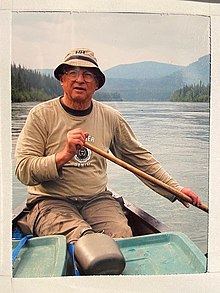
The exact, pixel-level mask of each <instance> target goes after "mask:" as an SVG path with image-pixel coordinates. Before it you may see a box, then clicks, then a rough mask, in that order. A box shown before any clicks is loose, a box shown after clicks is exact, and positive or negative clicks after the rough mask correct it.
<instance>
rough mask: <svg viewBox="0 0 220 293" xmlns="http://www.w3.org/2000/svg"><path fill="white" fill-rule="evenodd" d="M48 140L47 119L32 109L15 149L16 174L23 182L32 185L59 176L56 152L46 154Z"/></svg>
mask: <svg viewBox="0 0 220 293" xmlns="http://www.w3.org/2000/svg"><path fill="white" fill-rule="evenodd" d="M46 141H47V129H46V121H45V119H41V118H40V116H38V115H37V114H36V113H35V112H34V111H31V112H30V113H29V115H28V117H27V120H26V123H25V125H24V127H23V129H22V131H21V133H20V135H19V137H18V141H17V145H16V150H15V158H16V169H15V174H16V176H17V178H18V179H19V180H20V181H21V182H22V183H23V184H25V185H29V186H31V185H37V184H39V183H42V182H44V181H49V180H56V179H57V178H59V174H58V171H57V168H56V162H55V154H49V155H47V154H46V151H45V146H46Z"/></svg>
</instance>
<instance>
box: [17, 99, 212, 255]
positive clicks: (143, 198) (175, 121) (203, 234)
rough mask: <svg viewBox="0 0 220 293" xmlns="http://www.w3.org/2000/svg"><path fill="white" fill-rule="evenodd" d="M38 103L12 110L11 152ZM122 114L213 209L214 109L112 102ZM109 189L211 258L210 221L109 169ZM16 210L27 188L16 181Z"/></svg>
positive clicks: (116, 168)
mask: <svg viewBox="0 0 220 293" xmlns="http://www.w3.org/2000/svg"><path fill="white" fill-rule="evenodd" d="M35 104H36V103H34V102H26V103H13V104H12V143H13V145H12V151H13V155H12V156H13V159H12V163H13V170H14V167H15V161H14V150H15V145H16V140H17V137H18V134H19V132H20V131H21V128H22V126H23V124H24V121H25V119H26V117H27V114H28V112H29V110H30V109H31V108H32V107H33V106H34V105H35ZM108 104H109V105H111V106H112V107H114V108H116V109H118V110H119V111H120V112H121V113H122V114H123V116H124V117H125V118H126V120H127V121H128V122H129V124H130V125H131V127H132V128H133V130H134V132H135V134H136V136H137V138H138V139H139V140H140V141H141V142H142V144H143V145H144V146H145V147H146V148H148V149H149V150H150V151H151V152H152V153H153V155H154V156H155V157H156V158H157V160H158V161H159V162H160V163H161V164H162V166H163V167H164V168H165V169H166V171H168V172H169V173H170V174H171V175H172V176H173V177H174V178H175V179H177V180H178V181H179V183H180V184H181V185H182V186H185V187H190V188H191V189H193V190H194V192H196V193H197V194H198V195H199V196H200V197H201V199H202V201H203V203H204V204H207V203H208V162H209V104H207V103H170V102H108ZM108 176H109V186H110V187H111V188H112V189H113V190H114V191H116V193H118V194H121V195H123V196H124V197H125V198H126V199H128V200H129V201H131V202H132V203H134V204H135V205H137V206H140V207H141V208H143V209H144V210H146V211H147V212H148V213H150V214H152V215H153V216H154V217H156V218H158V219H159V220H161V221H162V222H163V223H165V224H166V225H168V226H170V227H171V228H172V229H174V230H176V231H180V232H183V233H185V234H186V235H187V236H188V237H189V238H190V239H191V240H193V241H194V242H195V243H196V244H197V246H198V247H199V248H200V249H201V250H202V251H203V252H204V253H205V252H207V231H208V230H207V226H208V215H207V213H205V212H204V211H202V210H199V209H197V208H196V207H193V206H191V207H190V208H189V209H187V208H185V207H184V206H183V205H182V204H180V203H179V202H178V201H176V202H175V203H170V202H169V201H168V200H167V199H165V198H163V197H162V196H160V195H158V194H157V193H155V192H153V191H151V190H150V189H149V188H147V187H146V186H145V185H144V184H143V183H142V182H141V181H140V180H138V179H137V178H136V177H135V176H134V175H133V174H131V173H130V172H128V171H126V170H124V169H122V168H121V167H119V166H116V165H115V164H113V163H111V162H110V163H109V164H108ZM12 180H13V189H12V190H13V207H14V208H15V207H16V206H17V205H19V203H21V202H22V201H23V200H24V199H25V197H26V187H24V186H23V185H22V184H21V183H20V182H19V181H18V180H17V179H16V178H15V176H13V178H12Z"/></svg>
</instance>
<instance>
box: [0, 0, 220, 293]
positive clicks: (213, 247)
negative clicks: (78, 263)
mask: <svg viewBox="0 0 220 293" xmlns="http://www.w3.org/2000/svg"><path fill="white" fill-rule="evenodd" d="M207 2H209V1H207ZM12 11H20V12H25V11H27V12H31V11H32V12H36V13H37V12H54V11H56V12H62V11H73V12H115V13H117V12H127V13H128V12H129V13H160V14H176V15H178V14H179V15H181V14H185V15H204V16H210V20H211V103H210V167H209V170H210V172H209V210H210V214H209V236H208V240H209V243H208V272H207V273H205V274H198V275H175V276H172V275H169V276H129V277H128V276H114V277H110V276H109V277H108V276H106V277H74V278H68V277H65V278H49V279H46V278H41V279H16V278H12V277H11V246H10V245H9V243H11V242H10V241H11V233H10V232H11V193H12V189H11V122H10V120H11V106H10V105H11V100H10V63H11V59H10V52H11V14H12ZM0 26H1V30H0V56H1V58H0V68H1V70H0V122H1V128H0V142H1V143H0V168H1V169H0V190H1V197H0V235H1V236H0V282H1V284H2V286H1V292H3V293H4V292H7V293H8V292H21V290H22V291H23V290H31V292H73V290H75V292H88V288H89V291H90V292H126V293H129V292H132V293H133V292H134V291H135V292H147V291H150V292H169V293H170V292H177V291H178V292H185V291H186V290H188V291H190V292H212V293H213V292H218V291H219V288H220V230H219V228H218V227H219V225H218V223H219V222H220V217H219V213H218V207H220V180H219V178H218V174H219V173H220V148H219V145H220V135H219V131H218V128H219V125H220V115H219V113H220V99H219V93H220V46H219V44H220V30H219V28H220V4H210V3H205V2H201V3H199V2H198V1H196V2H195V1H181V0H179V1H176V0H167V1H164V0H161V1H160V0H154V1H145V0H143V1H141V0H136V1H131V0H127V1H126V0H121V1H117V0H115V1H114V0H108V1H104V0H96V1H89V0H85V1H78V2H77V3H75V1H71V0H60V1H56V3H55V2H54V0H47V1H45V0H38V1H37V0H35V1H28V0H17V1H8V0H2V1H1V3H0Z"/></svg>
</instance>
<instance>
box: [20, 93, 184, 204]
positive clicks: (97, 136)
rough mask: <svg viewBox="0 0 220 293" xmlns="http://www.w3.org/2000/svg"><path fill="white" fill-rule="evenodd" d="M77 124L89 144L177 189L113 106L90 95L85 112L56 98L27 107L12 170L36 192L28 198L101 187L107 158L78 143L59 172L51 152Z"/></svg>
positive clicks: (97, 190)
mask: <svg viewBox="0 0 220 293" xmlns="http://www.w3.org/2000/svg"><path fill="white" fill-rule="evenodd" d="M79 127H80V128H82V129H83V130H84V131H86V132H88V133H89V137H88V139H87V140H88V142H90V143H91V144H94V145H95V146H96V147H98V148H100V149H102V150H104V151H106V152H107V151H109V150H110V151H111V152H112V153H113V154H114V155H116V156H117V157H118V158H120V159H122V160H124V161H126V162H127V163H129V164H131V165H133V166H134V167H137V168H138V169H140V170H142V171H144V172H146V173H148V174H150V175H152V176H154V177H155V178H157V179H159V180H162V181H163V182H165V183H167V184H169V185H171V186H172V187H174V188H176V189H178V190H181V189H182V187H181V186H180V185H179V184H178V183H177V182H176V181H175V180H174V179H173V178H172V177H171V176H170V175H169V174H168V173H167V172H165V170H164V169H163V168H162V167H161V165H160V164H159V162H158V161H157V160H155V158H154V157H153V156H152V154H151V153H150V152H149V151H148V150H147V149H145V148H144V147H143V146H142V145H141V143H140V142H139V141H137V139H136V137H135V135H134V133H133V131H132V130H131V128H130V127H129V125H128V124H127V122H126V121H125V120H124V119H123V117H122V116H121V114H120V113H119V112H118V111H116V110H115V109H113V108H111V107H109V106H107V105H105V104H103V103H100V102H97V101H95V100H94V101H93V108H92V111H91V113H90V114H88V115H86V116H73V115H71V114H68V113H67V112H66V111H65V110H64V109H63V107H62V106H61V104H60V101H59V98H55V99H52V100H50V101H47V102H44V103H41V104H38V105H37V106H35V107H34V108H33V109H32V110H31V111H30V113H29V115H28V117H27V120H26V123H25V125H24V127H23V129H22V131H21V133H20V135H19V138H18V141H17V146H16V171H15V172H16V176H17V177H18V179H19V180H20V181H21V182H22V183H23V184H25V185H28V191H29V193H33V194H35V195H34V196H33V195H32V196H30V198H29V201H32V200H33V199H36V197H38V195H39V196H40V195H42V194H47V195H58V196H65V197H68V196H70V197H72V196H92V195H95V194H97V193H100V192H103V191H104V190H106V188H107V162H106V159H105V158H103V157H101V156H99V155H98V154H96V153H94V152H91V151H90V150H89V149H87V148H82V149H81V150H80V151H79V153H78V154H77V155H76V156H74V158H72V159H71V160H70V161H69V162H68V163H66V164H65V165H64V166H63V168H62V173H61V174H58V171H57V168H56V163H55V154H56V153H57V152H59V151H61V150H62V149H63V148H64V145H65V140H66V134H67V132H68V131H69V130H71V129H74V128H79ZM141 180H142V179H141ZM142 181H143V182H144V183H145V184H146V185H148V186H149V187H150V188H152V189H154V190H155V191H156V192H158V193H160V194H161V195H164V196H165V197H167V198H168V199H169V200H171V201H173V200H175V196H174V195H171V194H169V192H167V191H165V190H163V189H162V188H159V187H157V186H155V185H154V184H152V183H150V182H148V181H146V180H144V179H143V180H142ZM122 184H123V182H122ZM124 184H125V182H124Z"/></svg>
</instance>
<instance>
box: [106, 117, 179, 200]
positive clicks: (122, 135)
mask: <svg viewBox="0 0 220 293" xmlns="http://www.w3.org/2000/svg"><path fill="white" fill-rule="evenodd" d="M110 150H111V152H112V153H113V154H114V155H115V156H116V157H118V158H119V159H121V160H123V161H125V162H127V163H128V164H130V165H132V166H134V167H136V168H137V169H139V170H141V171H143V172H145V173H147V174H149V175H151V176H153V177H154V178H156V179H158V180H160V181H162V182H164V183H166V184H168V185H170V186H172V187H173V188H176V189H177V190H181V189H182V188H183V187H182V186H180V185H179V183H178V182H177V181H176V180H175V179H174V178H172V177H171V176H170V175H169V174H168V173H167V172H166V171H165V170H164V169H163V167H162V166H161V165H160V163H159V162H158V161H157V160H156V159H155V158H154V156H153V155H152V153H151V152H150V151H149V150H147V149H146V148H145V147H144V146H143V145H142V144H141V143H140V142H139V141H138V140H137V138H136V136H135V134H134V132H133V131H132V129H131V128H130V126H129V125H128V123H127V122H126V121H125V120H124V119H123V117H122V116H119V121H118V126H117V127H116V128H115V135H114V139H113V141H112V144H111V146H110ZM136 176H137V175H136ZM137 177H138V178H139V179H140V180H141V181H142V182H143V183H144V184H145V185H147V186H148V187H150V188H151V189H153V190H154V191H156V192H157V193H159V194H161V195H163V196H164V197H166V198H167V199H169V200H170V201H172V202H173V201H175V200H176V197H175V195H173V194H171V193H170V192H169V191H167V190H165V189H164V188H162V187H159V186H158V185H156V184H154V183H152V182H150V181H148V180H146V179H144V178H142V177H140V176H137Z"/></svg>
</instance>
